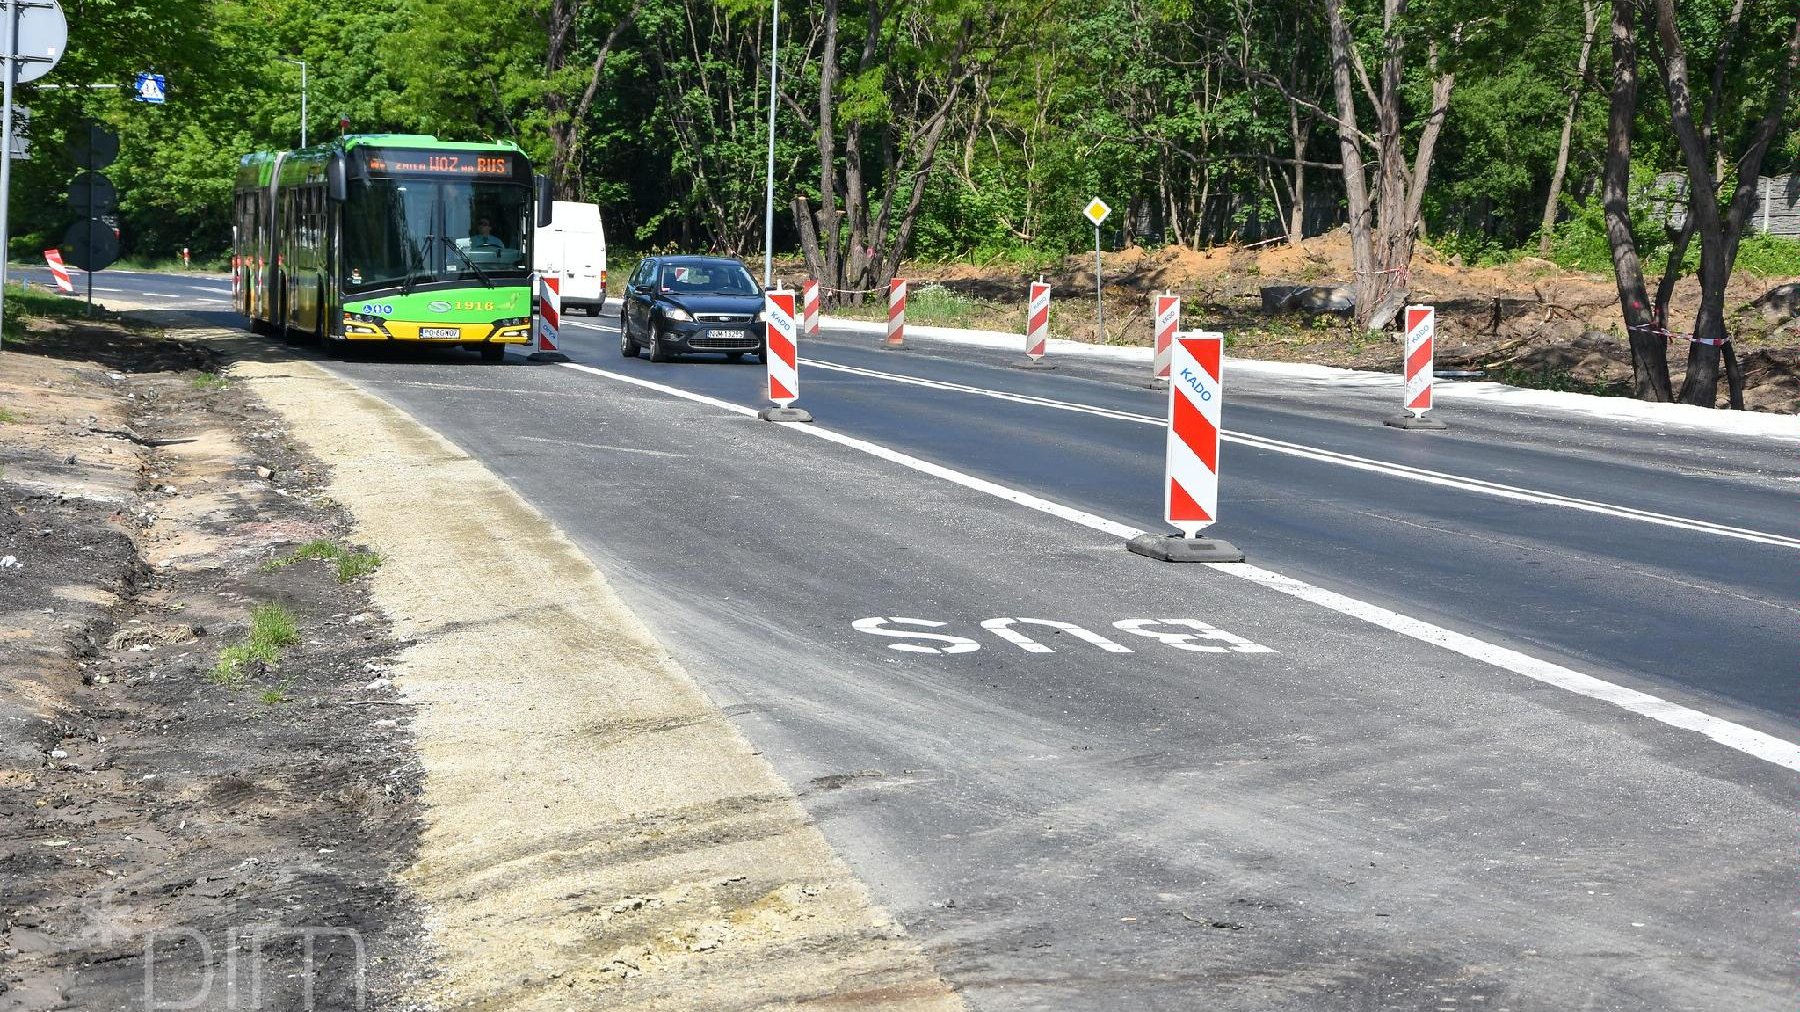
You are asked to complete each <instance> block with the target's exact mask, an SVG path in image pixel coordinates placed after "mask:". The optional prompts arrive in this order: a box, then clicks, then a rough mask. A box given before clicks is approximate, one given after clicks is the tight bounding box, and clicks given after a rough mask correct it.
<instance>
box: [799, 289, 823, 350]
mask: <svg viewBox="0 0 1800 1012" xmlns="http://www.w3.org/2000/svg"><path fill="white" fill-rule="evenodd" d="M800 305H801V309H800V322H801V326H800V330H801V332H802V333H804V334H805V335H806V336H807V337H818V336H819V283H818V282H817V281H814V280H813V279H812V278H807V279H806V281H805V283H804V284H802V285H801V286H800Z"/></svg>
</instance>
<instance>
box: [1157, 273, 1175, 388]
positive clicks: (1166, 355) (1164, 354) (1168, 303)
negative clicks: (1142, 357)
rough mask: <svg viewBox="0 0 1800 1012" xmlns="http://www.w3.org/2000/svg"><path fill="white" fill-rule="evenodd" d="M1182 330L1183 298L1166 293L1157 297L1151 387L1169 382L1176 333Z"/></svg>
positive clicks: (1172, 293) (1158, 386)
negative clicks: (1154, 350)
mask: <svg viewBox="0 0 1800 1012" xmlns="http://www.w3.org/2000/svg"><path fill="white" fill-rule="evenodd" d="M1179 329H1181V296H1179V295H1176V294H1175V293H1174V292H1170V291H1166V290H1165V291H1164V292H1163V293H1162V294H1161V295H1158V296H1157V297H1156V352H1155V354H1154V355H1153V356H1152V357H1151V359H1150V386H1151V387H1152V388H1160V387H1162V386H1163V385H1164V384H1166V383H1168V382H1169V363H1170V362H1171V361H1172V359H1173V355H1174V347H1175V332H1176V331H1177V330H1179Z"/></svg>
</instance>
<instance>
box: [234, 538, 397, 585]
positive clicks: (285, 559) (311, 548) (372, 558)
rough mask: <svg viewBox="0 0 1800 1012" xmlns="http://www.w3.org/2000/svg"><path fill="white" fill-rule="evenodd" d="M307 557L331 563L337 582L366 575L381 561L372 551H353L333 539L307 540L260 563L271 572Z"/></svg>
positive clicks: (346, 581) (348, 580) (267, 571)
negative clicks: (283, 553)
mask: <svg viewBox="0 0 1800 1012" xmlns="http://www.w3.org/2000/svg"><path fill="white" fill-rule="evenodd" d="M307 559H320V560H323V561H325V562H330V563H332V564H333V565H334V566H335V567H336V569H337V579H338V582H339V583H349V582H350V581H351V580H354V579H356V578H357V577H359V576H367V575H369V574H370V573H373V572H374V571H375V570H377V569H380V568H381V562H382V559H381V556H379V555H377V554H375V553H374V552H355V551H351V550H350V549H348V548H345V547H344V546H343V545H340V544H338V543H337V542H335V541H324V540H320V541H308V542H307V543H306V544H304V545H301V546H300V547H299V548H296V549H294V550H293V551H291V552H289V553H288V554H286V555H284V556H281V557H280V558H277V559H270V560H269V561H267V562H265V563H263V564H262V569H263V572H265V573H273V572H275V571H276V570H278V569H286V568H287V567H289V566H291V565H293V564H294V563H296V562H303V561H305V560H307Z"/></svg>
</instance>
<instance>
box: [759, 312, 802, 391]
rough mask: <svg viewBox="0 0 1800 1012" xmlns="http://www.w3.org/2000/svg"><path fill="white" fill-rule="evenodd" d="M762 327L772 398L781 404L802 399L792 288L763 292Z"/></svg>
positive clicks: (764, 357)
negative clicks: (766, 344) (784, 290)
mask: <svg viewBox="0 0 1800 1012" xmlns="http://www.w3.org/2000/svg"><path fill="white" fill-rule="evenodd" d="M763 331H764V335H763V337H764V340H765V341H767V342H768V349H769V350H768V354H766V355H764V356H763V359H764V361H765V362H766V363H767V364H768V367H769V400H771V401H774V402H775V404H776V405H777V406H778V407H783V408H785V407H791V406H792V405H793V403H794V402H795V401H797V400H799V399H800V354H799V350H798V349H797V348H795V346H794V293H793V292H767V293H765V294H764V295H763Z"/></svg>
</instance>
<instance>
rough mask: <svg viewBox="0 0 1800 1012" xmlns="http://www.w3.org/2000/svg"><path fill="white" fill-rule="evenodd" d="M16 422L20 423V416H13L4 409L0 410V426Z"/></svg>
mask: <svg viewBox="0 0 1800 1012" xmlns="http://www.w3.org/2000/svg"><path fill="white" fill-rule="evenodd" d="M17 421H20V416H18V415H16V414H13V413H12V412H11V411H8V410H7V409H5V408H0V425H11V424H13V423H14V422H17Z"/></svg>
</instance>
